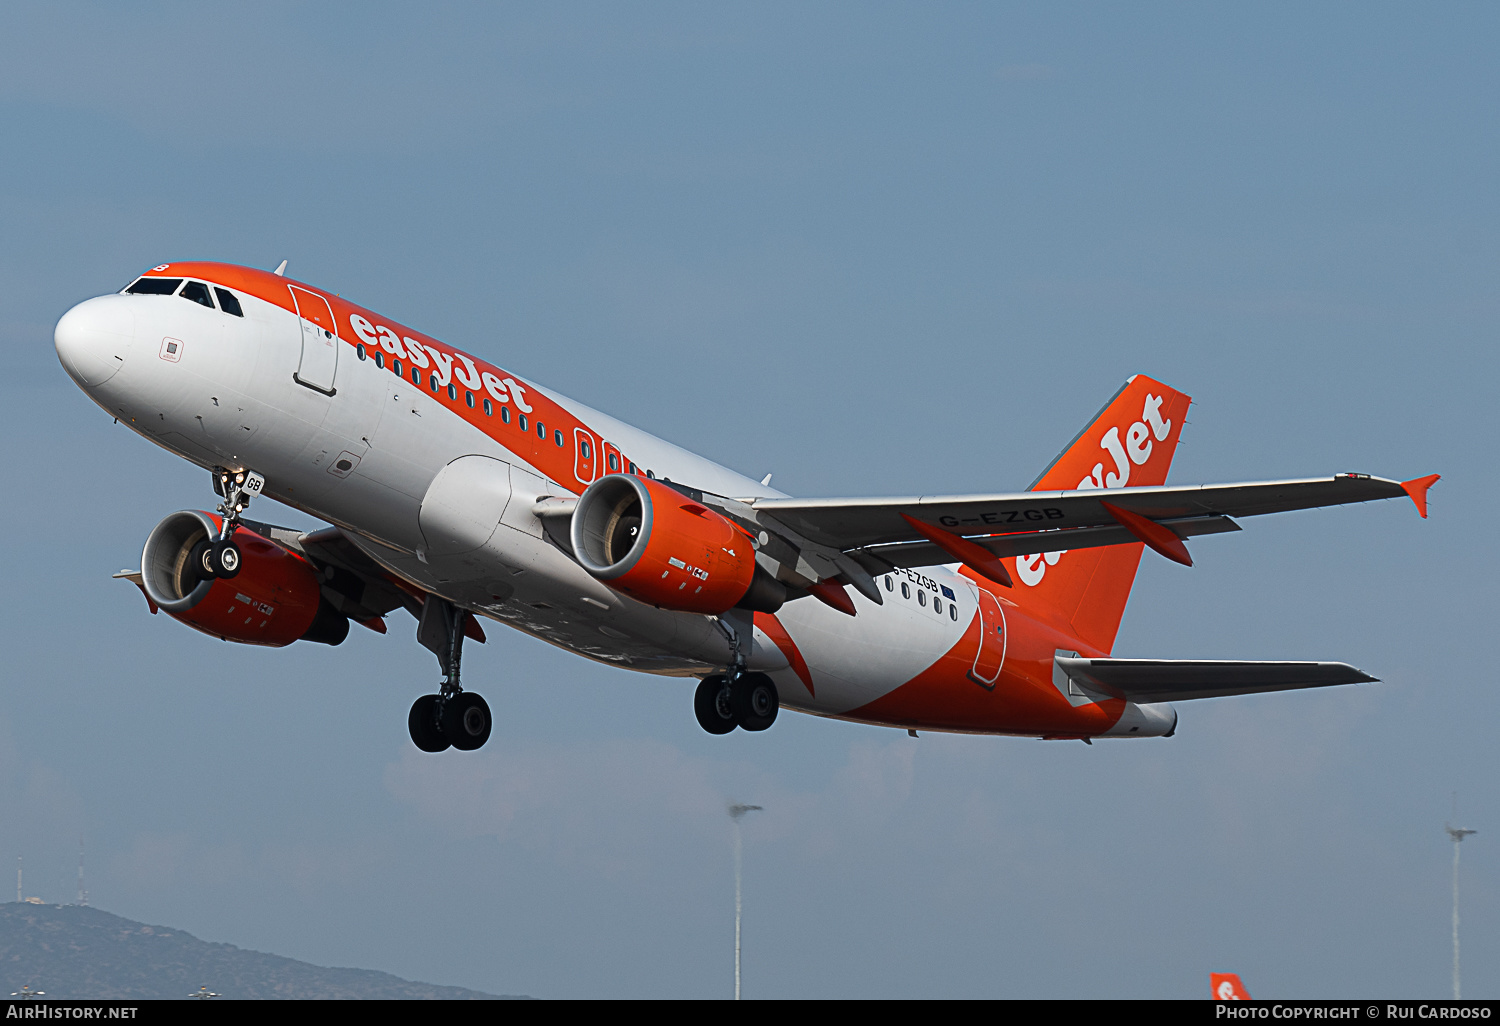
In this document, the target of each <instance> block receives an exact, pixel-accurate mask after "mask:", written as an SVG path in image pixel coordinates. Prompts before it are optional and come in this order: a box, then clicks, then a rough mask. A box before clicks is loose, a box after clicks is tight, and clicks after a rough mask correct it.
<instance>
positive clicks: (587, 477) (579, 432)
mask: <svg viewBox="0 0 1500 1026" xmlns="http://www.w3.org/2000/svg"><path fill="white" fill-rule="evenodd" d="M585 449H587V451H588V453H589V455H587V456H585V455H584V450H585ZM598 458H599V442H598V440H597V439H595V438H594V436H593V434H592V433H591V432H589V431H585V430H584V429H583V428H574V429H573V476H574V477H576V478H577V479H578V480H579V481H581V482H583V483H584V484H588V483H589V482H591V481H593V480H594V476H595V475H594V471H595V468H596V467H597V466H598V464H597V463H596V461H597V460H598Z"/></svg>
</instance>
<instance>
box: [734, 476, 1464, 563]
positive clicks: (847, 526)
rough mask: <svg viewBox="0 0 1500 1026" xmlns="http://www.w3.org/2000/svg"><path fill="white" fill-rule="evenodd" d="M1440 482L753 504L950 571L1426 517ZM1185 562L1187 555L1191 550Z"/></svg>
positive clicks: (802, 530) (1352, 480) (816, 531)
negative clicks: (1303, 526)
mask: <svg viewBox="0 0 1500 1026" xmlns="http://www.w3.org/2000/svg"><path fill="white" fill-rule="evenodd" d="M1436 480H1437V478H1436V477H1435V476H1434V477H1431V478H1420V479H1418V480H1416V481H1407V482H1400V481H1389V480H1386V479H1384V478H1379V477H1371V476H1370V475H1368V474H1336V475H1334V476H1333V477H1326V478H1310V479H1307V480H1299V481H1263V482H1254V483H1246V484H1222V485H1194V486H1191V487H1168V486H1162V487H1154V488H1114V489H1095V490H1084V491H1063V492H1017V493H1012V494H1000V495H946V496H913V497H909V498H875V499H755V500H752V501H751V503H750V504H751V505H752V506H753V507H754V509H755V510H756V511H757V512H758V513H762V514H765V515H766V516H769V517H772V518H774V519H775V521H777V522H778V523H781V524H784V525H786V527H788V528H790V529H791V530H793V531H795V532H797V533H798V534H799V535H801V536H802V537H804V538H807V539H808V540H810V541H813V542H815V543H817V544H820V545H825V546H828V547H829V548H833V549H838V550H841V551H843V552H845V553H847V554H849V555H850V556H854V557H855V558H860V557H865V558H863V559H861V562H863V563H865V564H866V565H867V566H868V565H870V563H871V562H872V561H874V562H878V563H885V564H887V565H889V566H898V567H899V566H924V565H931V564H934V563H942V562H949V561H951V560H952V559H954V558H956V557H957V558H960V559H961V561H964V562H970V561H969V560H967V559H962V557H961V556H959V554H958V553H957V552H955V549H954V547H952V546H951V545H950V544H948V543H949V542H950V541H951V540H952V539H954V538H957V539H958V540H960V541H961V542H967V543H970V544H973V545H977V546H979V548H981V549H983V550H985V551H986V552H988V553H989V554H990V555H991V556H995V557H1005V556H1021V555H1029V554H1031V553H1036V552H1055V551H1060V550H1064V549H1081V548H1092V547H1095V546H1099V545H1118V544H1121V543H1123V542H1134V541H1143V542H1146V543H1147V544H1150V545H1152V547H1153V548H1156V549H1157V550H1158V551H1163V548H1164V547H1165V548H1171V547H1172V545H1173V544H1174V541H1175V544H1176V545H1177V546H1180V544H1181V539H1183V538H1189V537H1193V536H1195V535H1200V534H1217V533H1220V532H1225V531H1237V530H1239V526H1238V525H1237V524H1235V523H1234V521H1233V519H1231V518H1234V517H1247V516H1259V515H1261V514H1265V513H1284V512H1288V511H1290V510H1299V509H1314V508H1317V507H1320V506H1339V505H1344V504H1347V503H1355V502H1371V501H1373V500H1376V499H1393V498H1397V497H1399V496H1402V495H1407V496H1410V497H1411V498H1412V499H1413V500H1415V501H1416V502H1417V505H1418V508H1419V510H1420V511H1421V513H1422V515H1423V516H1426V515H1427V512H1426V492H1427V489H1428V488H1429V487H1431V485H1432V483H1433V482H1434V481H1436ZM913 521H916V522H917V523H913ZM923 527H926V528H929V530H923V529H922V528H923ZM1153 528H1156V529H1157V530H1155V531H1153ZM932 529H936V530H935V531H934V530H932ZM1162 529H1165V532H1166V533H1165V534H1163V533H1162ZM944 535H946V536H947V537H946V538H945V537H943V536H944ZM1164 554H1167V555H1171V558H1174V559H1179V561H1186V560H1185V559H1181V558H1179V556H1177V555H1172V554H1171V553H1166V552H1164ZM1181 556H1182V557H1185V556H1186V551H1185V550H1183V551H1182V552H1181Z"/></svg>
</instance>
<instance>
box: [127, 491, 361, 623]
mask: <svg viewBox="0 0 1500 1026" xmlns="http://www.w3.org/2000/svg"><path fill="white" fill-rule="evenodd" d="M222 523H223V521H221V520H220V519H219V517H217V516H215V515H214V514H212V513H204V512H203V511H202V510H183V511H181V512H179V513H173V514H170V515H169V516H167V517H166V518H165V519H163V520H162V522H161V523H159V524H157V525H156V527H155V528H154V529H153V530H152V532H151V534H150V536H149V537H147V539H146V548H145V549H144V551H142V553H141V588H142V589H143V590H144V591H145V592H146V597H147V598H149V599H150V600H151V601H152V602H154V603H155V604H156V605H157V606H158V607H159V608H161V609H162V610H163V611H164V612H165V613H167V615H169V616H171V617H172V618H173V619H174V620H179V621H181V622H182V623H185V624H187V625H188V626H189V627H192V628H195V629H197V630H200V631H202V632H203V633H205V634H210V635H213V636H214V637H216V638H223V639H224V640H225V641H238V642H240V643H241V644H246V645H270V646H273V647H280V646H283V645H290V644H291V643H292V642H294V641H317V642H322V643H323V644H325V645H337V644H338V643H339V642H341V641H343V640H344V638H346V637H348V635H349V620H348V618H347V617H345V616H344V615H343V614H341V613H339V612H338V611H337V610H335V609H334V608H333V607H332V606H331V605H329V604H328V602H327V600H325V599H324V598H323V595H322V589H321V586H320V584H319V581H318V573H317V571H316V570H315V569H313V566H312V564H310V563H308V561H307V560H305V559H303V558H302V557H301V556H298V555H297V554H295V553H292V552H288V551H287V550H286V549H284V548H282V547H281V546H280V545H277V544H276V543H275V542H272V541H270V540H268V539H266V538H262V537H261V536H260V535H258V534H256V533H255V532H254V531H251V530H249V529H248V528H245V527H240V528H239V529H238V530H237V531H235V533H234V542H235V544H236V545H237V546H239V549H240V554H241V556H242V557H243V561H242V563H241V569H240V572H239V574H238V575H237V576H235V577H233V578H230V579H222V578H216V577H206V576H205V575H204V573H203V572H202V570H201V566H202V561H201V560H195V559H194V558H193V556H194V551H195V550H196V549H197V548H198V546H199V545H200V544H202V543H206V542H208V541H209V540H210V539H211V538H212V537H216V536H217V535H218V532H219V529H220V527H221V525H222Z"/></svg>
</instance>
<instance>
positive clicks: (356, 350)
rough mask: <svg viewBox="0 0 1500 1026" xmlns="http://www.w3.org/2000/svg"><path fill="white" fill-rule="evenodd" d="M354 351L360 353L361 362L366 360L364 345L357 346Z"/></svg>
mask: <svg viewBox="0 0 1500 1026" xmlns="http://www.w3.org/2000/svg"><path fill="white" fill-rule="evenodd" d="M354 351H355V352H356V353H358V354H359V359H360V362H361V363H363V362H364V361H365V359H366V357H365V347H364V346H355V347H354Z"/></svg>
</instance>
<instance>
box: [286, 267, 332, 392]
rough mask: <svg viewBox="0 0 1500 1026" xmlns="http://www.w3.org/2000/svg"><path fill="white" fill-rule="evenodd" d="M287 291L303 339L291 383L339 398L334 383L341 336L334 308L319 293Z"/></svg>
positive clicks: (294, 289)
mask: <svg viewBox="0 0 1500 1026" xmlns="http://www.w3.org/2000/svg"><path fill="white" fill-rule="evenodd" d="M287 288H288V289H290V290H291V293H292V307H293V309H295V310H296V313H297V329H298V334H299V335H301V336H302V359H301V362H300V363H298V365H297V369H296V371H294V372H293V373H292V380H293V381H295V382H297V384H299V385H305V386H306V387H308V388H310V389H312V390H313V391H315V392H322V393H323V394H324V395H330V396H331V395H336V394H337V393H338V389H337V388H335V387H334V380H335V378H336V377H337V376H338V370H339V335H338V324H337V323H336V322H335V321H334V319H333V308H332V307H331V306H329V305H328V300H326V299H324V298H323V297H322V296H320V295H318V294H317V293H316V292H310V291H308V290H307V289H303V288H298V287H297V286H296V285H288V286H287ZM299 293H300V294H301V295H299ZM324 382H326V384H325V383H324Z"/></svg>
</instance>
